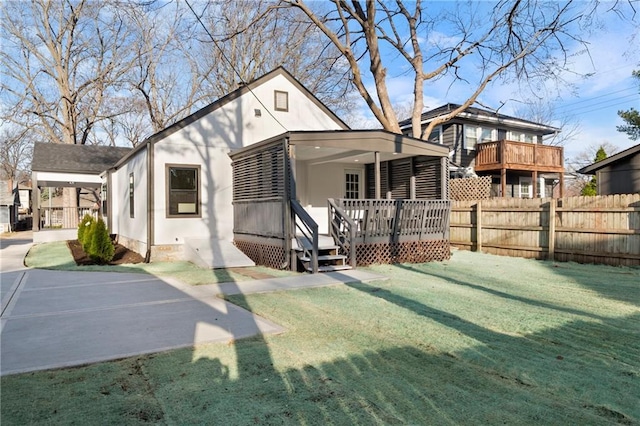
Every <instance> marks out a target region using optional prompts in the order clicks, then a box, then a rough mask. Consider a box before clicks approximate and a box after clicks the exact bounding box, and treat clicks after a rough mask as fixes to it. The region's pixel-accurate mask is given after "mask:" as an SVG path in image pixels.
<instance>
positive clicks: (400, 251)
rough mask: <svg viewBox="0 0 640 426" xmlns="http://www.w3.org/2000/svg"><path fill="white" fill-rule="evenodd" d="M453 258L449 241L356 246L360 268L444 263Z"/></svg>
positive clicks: (357, 261)
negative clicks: (395, 264)
mask: <svg viewBox="0 0 640 426" xmlns="http://www.w3.org/2000/svg"><path fill="white" fill-rule="evenodd" d="M450 256H451V251H450V246H449V241H448V240H433V241H408V242H403V243H394V244H389V243H379V244H358V245H356V263H357V265H358V266H365V265H371V264H374V263H379V264H384V263H423V262H432V261H442V260H446V259H449V257H450Z"/></svg>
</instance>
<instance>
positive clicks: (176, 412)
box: [0, 252, 640, 426]
mask: <svg viewBox="0 0 640 426" xmlns="http://www.w3.org/2000/svg"><path fill="white" fill-rule="evenodd" d="M370 269H371V270H373V271H374V272H378V273H381V274H385V275H388V276H389V277H391V279H390V280H388V281H382V282H376V283H369V284H353V285H343V286H332V287H325V288H315V289H308V290H297V291H290V292H280V293H271V294H257V295H251V296H233V297H230V298H229V300H231V301H232V302H234V303H237V304H239V305H241V306H244V307H246V308H248V309H250V310H252V311H253V312H256V313H258V314H259V315H262V316H264V317H266V318H268V319H270V320H272V321H275V322H277V323H279V324H281V325H283V326H285V327H286V328H287V332H285V333H283V334H281V335H277V336H267V337H264V338H262V337H260V338H253V339H247V340H240V341H234V342H229V343H228V344H212V345H203V346H199V347H196V348H192V349H184V350H175V351H171V352H165V353H159V354H155V355H150V356H143V357H137V358H131V359H125V360H121V361H117V362H109V363H101V364H95V365H90V366H86V367H81V368H74V369H66V370H58V371H47V372H39V373H32V374H22V375H16V376H9V377H3V378H2V379H1V390H2V400H1V402H2V406H1V407H2V408H1V410H2V417H1V419H0V420H1V423H2V425H3V426H4V425H14V424H15V425H24V424H33V423H40V424H80V425H87V424H139V423H148V422H151V423H159V424H176V425H182V424H223V425H233V424H238V425H247V424H344V425H352V424H364V425H370V424H465V425H466V424H510V425H511V424H545V425H547V424H557V425H568V424H580V425H583V424H594V425H596V424H598V425H600V424H617V423H621V424H640V404H638V401H639V398H640V269H631V268H614V267H606V266H588V265H577V264H571V263H567V264H562V263H558V264H554V263H549V262H538V261H532V260H525V259H516V258H506V257H496V256H490V255H482V254H477V253H469V252H455V253H454V255H453V257H452V259H451V260H450V261H448V262H443V263H430V264H420V265H397V266H376V267H372V268H370Z"/></svg>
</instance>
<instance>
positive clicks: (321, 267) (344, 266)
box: [306, 265, 351, 272]
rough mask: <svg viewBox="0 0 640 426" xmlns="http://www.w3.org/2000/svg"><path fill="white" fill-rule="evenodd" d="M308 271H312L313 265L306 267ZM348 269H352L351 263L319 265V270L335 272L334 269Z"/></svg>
mask: <svg viewBox="0 0 640 426" xmlns="http://www.w3.org/2000/svg"><path fill="white" fill-rule="evenodd" d="M306 269H307V272H311V267H310V266H307V267H306ZM347 269H351V266H350V265H323V266H318V272H333V271H346V270H347Z"/></svg>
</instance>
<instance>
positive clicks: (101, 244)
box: [87, 218, 115, 263]
mask: <svg viewBox="0 0 640 426" xmlns="http://www.w3.org/2000/svg"><path fill="white" fill-rule="evenodd" d="M91 234H92V235H91V243H90V244H89V251H88V252H87V254H88V255H89V257H90V258H91V259H93V260H94V261H95V262H98V263H109V262H110V261H111V260H112V259H113V255H114V254H115V247H114V245H113V242H112V241H111V237H110V236H109V231H107V226H106V225H105V224H104V220H102V218H99V219H98V220H97V221H95V222H94V224H93V225H92V226H91Z"/></svg>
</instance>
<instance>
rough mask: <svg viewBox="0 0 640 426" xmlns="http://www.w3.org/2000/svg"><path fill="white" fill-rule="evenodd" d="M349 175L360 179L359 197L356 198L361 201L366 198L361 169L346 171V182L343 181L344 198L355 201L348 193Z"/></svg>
mask: <svg viewBox="0 0 640 426" xmlns="http://www.w3.org/2000/svg"><path fill="white" fill-rule="evenodd" d="M349 175H356V176H357V177H358V182H357V185H358V188H357V189H358V196H357V197H356V199H361V198H364V196H363V193H364V185H363V183H364V181H363V174H362V170H360V169H345V170H344V180H343V187H342V188H343V195H344V198H346V199H354V198H352V197H349V196H348V191H347V183H348V178H349Z"/></svg>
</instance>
